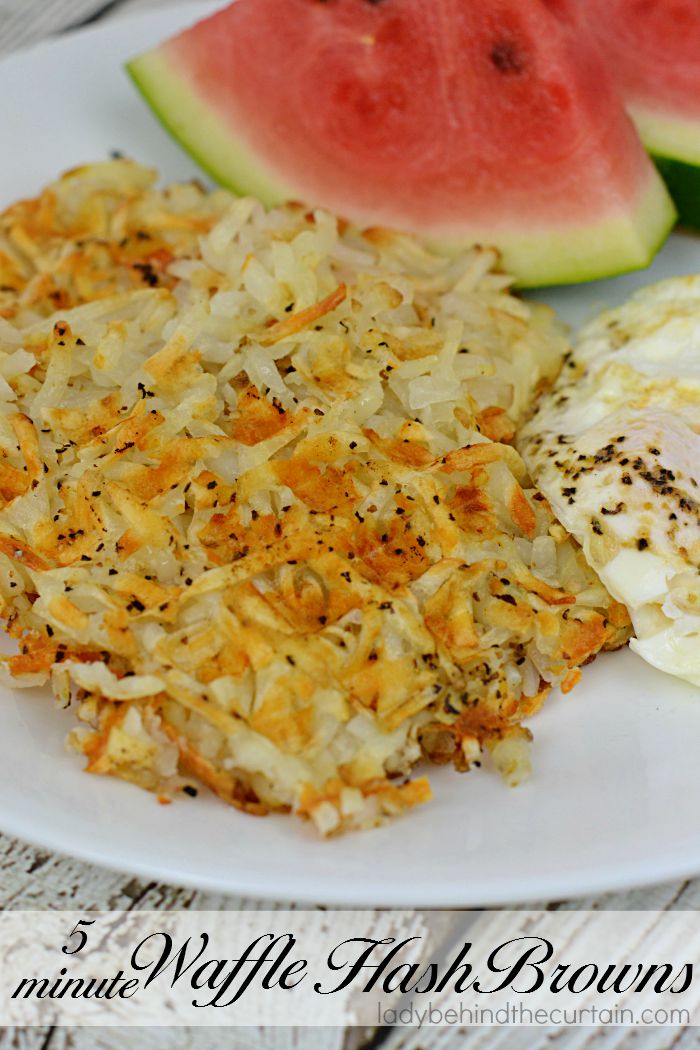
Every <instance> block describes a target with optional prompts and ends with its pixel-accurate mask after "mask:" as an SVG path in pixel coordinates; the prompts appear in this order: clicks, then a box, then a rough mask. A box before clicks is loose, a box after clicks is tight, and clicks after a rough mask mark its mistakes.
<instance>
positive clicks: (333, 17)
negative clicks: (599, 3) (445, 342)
mask: <svg viewBox="0 0 700 1050" xmlns="http://www.w3.org/2000/svg"><path fill="white" fill-rule="evenodd" d="M580 28H581V27H580V24H579V22H578V16H577V13H576V4H575V3H574V2H573V0H489V2H488V3H470V2H465V0H237V2H236V3H234V4H232V5H231V6H230V7H228V8H226V9H225V10H223V11H221V12H220V13H218V14H216V15H214V16H213V17H212V18H209V19H207V20H205V21H204V22H201V23H199V24H198V25H196V26H194V27H193V28H192V29H190V30H188V31H186V32H185V33H182V34H181V35H179V36H177V37H175V38H173V39H172V40H170V41H168V42H166V43H165V44H164V45H162V46H161V48H159V49H157V51H155V52H151V53H149V54H148V55H146V56H142V57H141V58H140V59H137V60H136V61H135V62H134V63H132V64H131V66H130V69H131V72H132V75H133V76H134V78H135V80H136V81H137V83H138V84H139V86H140V87H141V89H142V91H143V92H144V94H145V95H146V97H147V98H148V99H149V101H150V102H151V104H152V105H153V106H154V108H155V109H156V111H157V112H158V113H159V115H160V116H161V118H162V119H163V121H164V123H166V125H167V126H168V127H169V128H170V129H171V130H172V131H173V132H174V133H175V134H176V135H177V137H178V138H180V139H181V141H183V143H184V144H185V145H186V146H188V148H190V150H191V151H192V152H193V153H194V154H195V155H196V156H198V158H199V159H200V160H201V162H202V163H203V164H204V166H205V167H207V168H208V169H209V170H210V171H212V173H213V174H214V175H215V176H216V177H217V178H219V179H220V181H223V182H224V183H228V184H229V185H234V186H235V187H236V188H238V189H241V190H244V191H246V192H257V193H258V195H259V196H261V197H263V199H265V200H267V201H269V202H271V203H272V202H274V201H276V200H279V199H282V198H284V197H285V196H293V197H296V198H300V199H303V200H306V201H309V202H313V203H318V204H321V205H323V206H325V207H328V208H331V209H332V210H334V211H336V212H339V213H341V214H344V215H346V216H347V217H348V218H350V219H352V220H354V221H356V222H358V223H361V224H384V225H388V226H393V227H398V228H400V229H405V230H408V231H411V232H415V233H418V234H421V235H424V236H426V237H428V238H429V239H431V240H432V241H436V240H437V241H440V242H444V243H446V244H448V245H450V246H455V245H458V244H459V243H463V242H466V241H469V240H474V239H475V238H476V239H482V240H483V239H484V238H487V239H489V240H490V241H492V242H494V243H496V244H497V245H498V246H499V247H501V249H502V250H503V251H504V254H505V256H506V263H507V264H508V263H510V264H511V265H512V264H513V262H514V263H515V268H516V270H517V271H519V274H520V276H521V278H522V280H523V281H524V283H541V281H542V279H545V280H557V279H562V280H574V279H577V278H579V277H590V276H599V275H601V274H602V273H608V272H618V271H620V270H624V269H629V268H632V267H634V266H641V265H645V264H646V262H647V261H648V260H649V257H650V256H651V254H652V253H653V250H654V249H655V248H656V247H657V246H658V244H659V242H660V240H661V239H663V236H664V235H665V233H666V232H667V231H668V228H669V225H670V223H671V222H672V210H671V207H670V204H669V202H668V199H667V198H666V197H665V195H664V192H663V190H662V189H661V187H660V183H659V182H658V181H657V180H656V176H655V173H654V171H653V168H652V166H651V165H650V164H649V163H648V161H647V159H646V157H645V156H644V153H643V150H642V148H641V146H640V143H639V141H638V137H637V135H636V133H635V131H634V129H633V127H632V125H631V123H630V121H629V119H628V118H627V116H626V114H625V112H624V110H623V107H622V106H621V104H620V103H619V100H618V98H617V96H616V93H615V91H614V88H613V86H612V84H611V81H610V79H609V76H608V74H607V73H606V72H605V69H604V68H603V64H602V62H601V60H600V58H599V56H598V55H597V54H596V52H595V49H594V48H592V47H589V46H586V45H585V42H582V34H581V32H580ZM205 116H206V121H205V122H206V125H207V132H206V134H205V133H204V131H203V127H204V124H203V119H204V117H205ZM226 138H228V141H227V142H226V141H224V139H226ZM572 236H574V239H577V240H576V244H574V243H573V242H572V239H571V238H572ZM566 243H568V244H569V245H570V247H571V249H572V252H571V257H570V258H569V260H568V262H567V261H566V260H564V259H563V258H562V249H563V248H564V247H565V244H566ZM528 245H531V254H532V265H531V266H529V264H528V261H527V259H526V257H525V256H526V255H527V247H528ZM547 255H549V259H546V258H545V257H546V256H547ZM511 259H512V262H511ZM529 269H531V270H532V273H528V270H529Z"/></svg>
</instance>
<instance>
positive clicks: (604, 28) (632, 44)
mask: <svg viewBox="0 0 700 1050" xmlns="http://www.w3.org/2000/svg"><path fill="white" fill-rule="evenodd" d="M578 3H579V9H580V14H581V15H582V17H583V18H584V19H585V20H586V21H587V23H588V26H589V27H590V29H591V30H592V36H593V37H594V38H595V39H596V40H597V41H598V44H599V46H600V50H601V55H602V56H603V57H604V58H605V60H606V62H607V64H608V67H609V69H610V71H611V73H612V75H613V77H614V79H615V81H616V83H617V85H618V88H619V90H620V92H621V95H622V97H623V98H624V100H625V101H626V103H627V106H628V108H629V112H630V115H631V116H632V119H633V120H634V122H635V124H636V126H637V129H638V131H639V134H640V135H641V137H642V140H643V142H644V144H645V145H646V147H647V149H648V150H649V152H650V153H651V155H652V156H653V157H654V159H655V161H656V164H657V167H658V168H659V170H660V172H661V174H662V175H663V176H664V178H665V180H666V182H667V185H668V187H669V189H670V191H671V193H672V195H673V197H674V200H675V202H676V205H677V207H678V212H679V214H680V218H681V221H682V222H683V223H685V224H686V225H689V226H696V227H700V2H699V0H578Z"/></svg>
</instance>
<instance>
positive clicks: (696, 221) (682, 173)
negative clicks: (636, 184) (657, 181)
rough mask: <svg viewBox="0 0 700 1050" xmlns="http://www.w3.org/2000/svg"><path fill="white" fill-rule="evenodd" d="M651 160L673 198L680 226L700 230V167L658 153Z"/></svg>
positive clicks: (652, 155)
mask: <svg viewBox="0 0 700 1050" xmlns="http://www.w3.org/2000/svg"><path fill="white" fill-rule="evenodd" d="M651 158H652V160H653V161H654V163H655V164H656V167H657V168H658V170H659V174H660V175H661V178H662V179H663V180H664V182H665V183H666V185H667V187H668V191H669V193H670V194H671V196H672V197H673V201H674V203H675V205H676V209H677V211H678V221H679V223H680V225H681V226H688V227H690V228H691V229H695V230H700V165H697V164H688V163H686V162H685V161H683V160H677V159H676V158H675V157H664V156H661V155H660V154H658V153H652V154H651Z"/></svg>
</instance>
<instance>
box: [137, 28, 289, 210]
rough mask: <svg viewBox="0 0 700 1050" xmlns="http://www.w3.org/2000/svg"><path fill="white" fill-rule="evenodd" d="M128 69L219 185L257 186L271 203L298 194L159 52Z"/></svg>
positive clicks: (163, 121)
mask: <svg viewBox="0 0 700 1050" xmlns="http://www.w3.org/2000/svg"><path fill="white" fill-rule="evenodd" d="M126 70H127V73H128V74H129V76H130V77H131V79H132V81H133V83H134V84H135V85H136V87H137V88H138V90H139V92H140V93H141V95H142V96H143V98H144V99H145V100H146V102H147V103H148V105H149V106H150V107H151V109H152V110H153V112H154V114H155V116H156V117H157V118H158V120H159V121H160V123H161V124H162V125H163V127H164V128H165V130H166V131H167V132H168V133H169V134H170V135H172V137H173V138H174V139H176V140H177V141H178V142H179V143H180V145H181V146H183V147H184V149H186V150H187V152H188V153H189V154H190V156H191V157H192V158H193V159H194V160H195V161H196V162H197V164H199V166H200V168H202V169H203V170H204V171H205V172H206V173H207V175H209V176H211V178H212V179H213V180H214V181H215V182H218V183H219V185H221V186H225V187H226V188H227V189H229V190H232V191H233V192H234V193H237V194H240V195H243V194H246V193H250V192H252V191H251V188H250V187H251V186H255V187H256V188H255V196H256V197H257V198H258V199H259V200H261V201H262V202H263V204H268V205H272V204H277V203H278V202H279V201H280V200H287V199H289V197H290V196H293V194H292V192H291V189H289V188H288V187H286V186H285V185H284V184H283V183H282V182H280V181H278V180H277V179H275V178H274V177H273V176H271V175H270V173H269V172H268V171H267V170H266V169H265V168H263V167H262V166H261V165H260V164H259V163H258V161H257V159H256V157H255V155H254V154H253V153H252V152H251V151H250V150H247V149H246V148H245V147H244V146H243V145H242V144H241V143H240V142H237V141H234V140H233V139H232V138H231V134H230V132H229V131H228V130H227V129H226V127H225V126H224V124H223V123H222V122H221V121H220V120H219V119H218V118H217V117H216V115H215V114H214V113H213V112H212V110H211V109H210V108H209V106H207V105H206V104H205V103H203V102H202V101H200V99H198V98H197V96H196V94H195V93H194V92H193V91H192V90H191V89H190V88H189V86H188V85H187V83H186V82H185V81H184V80H183V79H182V78H181V77H178V76H177V75H176V74H175V73H174V71H173V68H172V66H171V64H170V63H169V62H168V61H167V60H166V58H165V57H164V55H163V54H162V53H161V51H160V50H159V49H158V48H156V49H155V50H154V51H147V52H146V53H145V54H143V55H140V56H139V57H138V58H135V59H133V60H132V61H131V62H127V64H126ZM237 173H240V181H239V178H237Z"/></svg>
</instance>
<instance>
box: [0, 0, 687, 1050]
mask: <svg viewBox="0 0 700 1050" xmlns="http://www.w3.org/2000/svg"><path fill="white" fill-rule="evenodd" d="M176 2H177V0H0V59H1V58H2V55H3V54H6V53H8V52H9V51H12V50H15V49H17V48H20V47H26V46H30V45H31V44H32V43H35V42H36V41H38V40H40V39H42V38H44V37H47V36H50V35H51V34H54V33H59V32H61V31H64V30H65V29H66V28H68V27H77V26H79V25H82V24H88V23H90V22H95V21H99V20H102V19H109V18H121V17H125V16H128V15H129V14H130V13H132V12H134V11H137V10H143V9H145V8H148V7H154V6H161V5H164V4H166V3H170V4H172V3H176ZM256 906H260V902H257V901H252V900H243V899H241V898H236V897H230V896H224V895H219V894H212V893H202V892H199V891H195V890H186V889H180V888H178V887H175V886H167V885H163V884H160V883H155V882H146V881H144V880H141V879H135V878H131V877H128V876H124V875H121V874H118V873H116V872H111V871H106V870H103V869H101V868H96V867H93V866H91V865H89V864H84V863H82V862H80V861H77V860H71V859H69V858H66V857H60V856H58V855H56V854H52V853H47V852H45V851H43V850H39V849H35V848H34V847H31V846H28V845H26V844H24V843H21V842H18V841H16V840H14V839H10V838H8V837H7V836H4V835H0V908H5V909H7V908H10V909H44V908H45V909H84V910H90V909H93V910H103V909H133V908H140V909H154V910H159V909H165V910H172V909H194V910H200V911H204V910H236V909H242V908H246V907H256ZM265 906H266V907H270V904H269V902H268V903H267V904H266V905H265ZM278 906H279V907H293V906H294V904H293V902H284V901H280V902H278ZM532 907H536V908H540V907H547V908H607V909H639V910H664V909H686V910H693V911H694V910H697V909H698V908H700V879H698V880H694V881H692V882H682V883H678V884H671V885H664V886H658V887H653V888H651V889H646V890H639V891H634V892H628V893H616V894H608V895H606V896H603V897H599V898H590V899H587V900H580V901H575V902H547V901H537V902H532ZM380 1046H381V1048H382V1050H457V1048H459V1050H477V1048H478V1050H486V1048H488V1050H526V1048H527V1050H546V1048H551V1050H594V1048H595V1050H618V1048H619V1050H622V1048H632V1050H657V1048H658V1050H672V1048H673V1050H690V1047H696V1046H700V1034H698V1032H697V1031H696V1030H695V1029H682V1028H676V1027H669V1028H663V1029H658V1028H656V1029H651V1028H650V1029H646V1030H630V1029H615V1028H607V1029H604V1030H602V1029H589V1028H579V1029H555V1028H549V1029H537V1030H536V1029H530V1028H521V1029H489V1028H472V1029H469V1030H455V1029H439V1028H436V1029H427V1030H424V1031H423V1032H420V1033H419V1032H416V1031H413V1030H410V1029H396V1030H391V1029H382V1030H380V1031H379V1032H378V1033H373V1034H370V1035H367V1034H366V1033H362V1032H359V1031H348V1032H343V1031H341V1030H338V1029H303V1030H299V1029H296V1030H294V1029H267V1030H265V1029H255V1030H251V1029H240V1030H236V1029H230V1028H227V1029H224V1028H222V1029H216V1028H202V1029H168V1028H157V1029H145V1028H131V1029H118V1028H104V1029H94V1028H75V1029H69V1028H52V1029H42V1028H31V1029H24V1030H20V1029H0V1050H9V1048H11V1047H12V1048H16V1050H92V1048H94V1050H121V1048H123V1047H129V1048H130V1050H171V1048H172V1050H175V1048H180V1047H187V1048H191V1050H224V1048H225V1050H239V1048H240V1050H244V1048H245V1050H249V1048H250V1050H253V1048H255V1050H358V1048H360V1047H362V1048H363V1050H379V1047H380Z"/></svg>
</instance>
